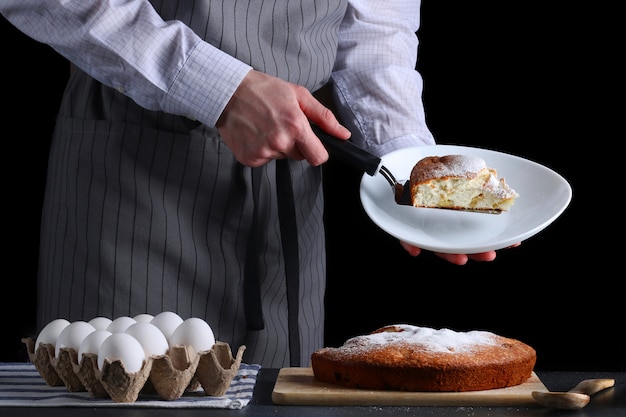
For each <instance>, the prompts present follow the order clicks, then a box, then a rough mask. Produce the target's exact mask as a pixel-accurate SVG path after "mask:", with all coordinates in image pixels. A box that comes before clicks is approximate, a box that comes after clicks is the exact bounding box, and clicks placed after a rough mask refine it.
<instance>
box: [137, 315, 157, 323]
mask: <svg viewBox="0 0 626 417" xmlns="http://www.w3.org/2000/svg"><path fill="white" fill-rule="evenodd" d="M133 318H134V319H135V321H138V322H141V323H150V321H151V320H152V319H153V318H154V316H153V315H152V314H147V313H142V314H137V315H136V316H135V317H133Z"/></svg>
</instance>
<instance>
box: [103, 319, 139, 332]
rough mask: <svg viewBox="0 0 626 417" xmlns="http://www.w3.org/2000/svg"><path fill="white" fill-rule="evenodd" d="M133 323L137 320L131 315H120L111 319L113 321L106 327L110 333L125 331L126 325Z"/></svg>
mask: <svg viewBox="0 0 626 417" xmlns="http://www.w3.org/2000/svg"><path fill="white" fill-rule="evenodd" d="M135 323H137V320H135V319H134V318H132V317H128V316H120V317H118V318H116V319H113V321H112V322H111V323H110V324H109V325H108V326H107V328H106V329H107V330H108V331H110V332H111V333H119V332H124V331H126V329H128V326H130V325H131V324H135Z"/></svg>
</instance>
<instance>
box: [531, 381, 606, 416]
mask: <svg viewBox="0 0 626 417" xmlns="http://www.w3.org/2000/svg"><path fill="white" fill-rule="evenodd" d="M613 385H615V380H614V379H585V380H583V381H581V382H579V383H578V384H577V385H576V386H575V387H574V388H572V389H571V390H569V391H567V392H541V391H533V392H532V396H533V398H534V399H535V401H537V402H538V403H539V404H541V405H543V406H545V407H550V408H561V409H566V410H578V409H581V408H583V407H584V406H586V405H587V404H588V403H589V400H590V399H591V396H592V395H593V394H595V393H596V392H599V391H602V390H604V389H607V388H610V387H612V386H613Z"/></svg>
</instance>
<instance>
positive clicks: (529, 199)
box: [360, 145, 572, 254]
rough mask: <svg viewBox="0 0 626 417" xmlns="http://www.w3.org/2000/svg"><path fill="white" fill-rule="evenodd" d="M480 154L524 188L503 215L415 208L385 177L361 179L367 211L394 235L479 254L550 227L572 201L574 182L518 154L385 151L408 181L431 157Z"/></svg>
mask: <svg viewBox="0 0 626 417" xmlns="http://www.w3.org/2000/svg"><path fill="white" fill-rule="evenodd" d="M452 154H466V155H475V156H479V157H481V158H483V159H484V160H485V162H486V163H487V166H489V167H491V168H495V169H496V170H497V172H498V177H501V178H502V177H503V178H505V179H506V182H507V184H509V186H510V187H511V188H513V189H515V191H517V192H518V193H519V195H520V196H519V197H518V198H517V200H515V204H514V205H513V207H511V209H510V210H509V211H508V212H503V213H501V214H498V215H493V214H483V213H468V212H461V211H454V210H442V209H426V208H415V207H410V206H401V205H398V204H396V203H395V201H394V198H393V192H392V189H391V187H390V185H389V183H388V182H387V181H386V180H385V178H384V177H383V176H382V175H381V174H380V173H377V174H375V175H374V176H369V175H367V174H364V175H363V178H362V179H361V189H360V195H361V202H362V204H363V208H364V209H365V212H366V213H367V215H368V216H369V217H370V218H371V219H372V221H373V222H374V223H376V224H377V225H378V226H379V227H380V228H381V229H383V230H384V231H386V232H387V233H389V234H390V235H392V236H394V237H396V238H398V239H400V240H403V241H405V242H408V243H411V244H413V245H415V246H418V247H420V248H422V249H427V250H431V251H434V252H442V253H466V254H471V253H479V252H486V251H490V250H497V249H502V248H505V247H508V246H510V245H512V244H515V243H517V242H521V241H523V240H525V239H528V238H529V237H531V236H534V235H536V234H537V233H539V232H540V231H542V230H543V229H545V228H546V227H547V226H548V225H549V224H550V223H552V222H553V221H554V220H556V218H557V217H559V216H560V215H561V213H563V211H564V210H565V209H566V208H567V206H568V205H569V203H570V201H571V198H572V189H571V187H570V185H569V183H568V182H567V181H566V180H565V179H564V178H563V177H562V176H561V175H559V174H557V173H556V172H554V171H552V170H551V169H549V168H547V167H545V166H543V165H541V164H538V163H535V162H532V161H529V160H527V159H524V158H520V157H518V156H514V155H510V154H506V153H501V152H496V151H492V150H488V149H481V148H473V147H466V146H452V145H434V146H419V147H414V148H407V149H402V150H399V151H395V152H392V153H390V154H388V155H386V156H383V157H382V158H381V159H382V164H383V165H385V167H387V168H389V170H390V171H391V172H392V173H393V174H394V176H395V177H396V178H397V179H398V181H402V182H404V181H405V180H407V179H408V178H409V176H410V172H411V169H412V168H413V166H414V165H415V164H416V163H417V161H419V160H420V159H422V158H424V157H426V156H432V155H436V156H443V155H452Z"/></svg>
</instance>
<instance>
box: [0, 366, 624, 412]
mask: <svg viewBox="0 0 626 417" xmlns="http://www.w3.org/2000/svg"><path fill="white" fill-rule="evenodd" d="M278 371H279V370H278V369H261V371H260V373H259V375H258V380H257V383H256V387H255V391H254V397H253V399H252V401H251V402H250V404H248V406H246V407H245V408H243V409H242V410H213V409H180V408H178V409H165V408H148V407H146V408H138V407H129V408H120V407H94V408H87V407H75V408H68V407H56V408H55V407H46V408H43V407H36V408H35V407H6V408H4V409H0V416H2V417H12V416H20V417H33V416H51V417H73V416H81V417H82V416H89V417H98V416H111V417H172V416H185V417H196V416H197V417H199V416H208V417H211V416H255V417H261V416H272V417H281V416H296V417H305V416H315V417H320V416H324V417H331V416H339V417H352V416H355V417H356V416H358V417H362V416H472V417H481V416H494V417H495V416H497V417H508V416H517V417H521V416H524V417H526V416H558V417H566V416H579V417H583V416H584V417H587V416H588V417H626V372H537V375H538V376H539V378H540V379H541V381H542V382H543V383H544V385H545V386H546V388H548V390H550V391H567V390H569V389H571V388H573V387H574V386H575V385H576V384H577V383H578V382H580V381H582V380H583V379H590V378H613V379H615V386H614V387H613V388H609V389H607V390H604V391H601V392H600V393H598V394H596V395H594V396H593V397H592V399H591V401H590V403H589V404H588V405H587V406H586V407H584V408H582V409H580V410H555V409H547V408H544V407H541V406H536V407H475V406H471V407H458V406H455V407H405V406H401V407H400V406H398V407H390V406H385V407H380V406H342V407H327V406H291V405H276V404H274V403H272V390H273V388H274V383H275V381H276V378H277V376H278Z"/></svg>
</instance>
